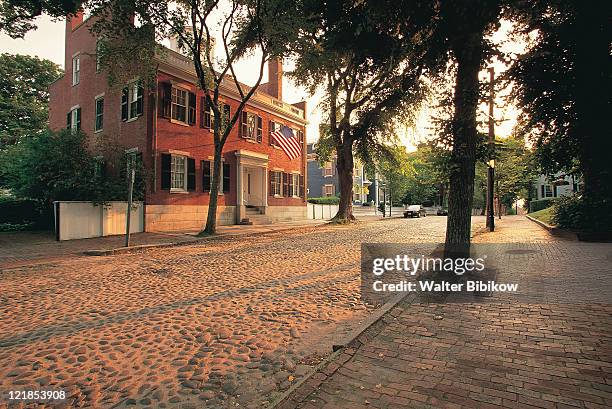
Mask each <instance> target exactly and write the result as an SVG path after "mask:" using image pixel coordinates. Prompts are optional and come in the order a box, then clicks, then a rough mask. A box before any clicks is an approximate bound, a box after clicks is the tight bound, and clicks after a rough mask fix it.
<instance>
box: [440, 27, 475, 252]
mask: <svg viewBox="0 0 612 409" xmlns="http://www.w3.org/2000/svg"><path fill="white" fill-rule="evenodd" d="M482 37H483V32H482V30H481V31H479V32H473V33H470V34H466V35H465V37H464V38H463V39H464V41H456V42H455V43H454V44H453V52H454V55H455V58H456V60H457V79H456V83H455V95H454V109H455V112H454V116H453V128H452V129H453V150H452V154H451V162H452V170H451V174H450V188H449V197H448V219H447V225H446V243H445V249H446V254H448V255H452V256H454V255H458V256H462V255H465V254H468V253H469V249H470V229H471V215H472V203H473V200H474V175H475V165H476V143H477V132H476V109H477V106H478V72H479V70H480V63H481V61H482V52H483V50H482Z"/></svg>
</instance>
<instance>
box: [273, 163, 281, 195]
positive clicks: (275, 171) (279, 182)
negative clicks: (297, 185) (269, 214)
mask: <svg viewBox="0 0 612 409" xmlns="http://www.w3.org/2000/svg"><path fill="white" fill-rule="evenodd" d="M272 172H273V173H275V174H277V175H279V174H280V180H279V181H278V184H279V187H280V189H279V190H280V192H281V194H278V193H276V192H274V197H275V198H281V197H284V196H283V195H282V193H283V171H282V170H277V169H272Z"/></svg>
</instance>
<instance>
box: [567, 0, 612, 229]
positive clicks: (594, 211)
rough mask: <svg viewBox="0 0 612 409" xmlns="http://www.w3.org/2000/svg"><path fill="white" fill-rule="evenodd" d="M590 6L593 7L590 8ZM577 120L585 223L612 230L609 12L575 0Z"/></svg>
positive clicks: (593, 226) (611, 65)
mask: <svg viewBox="0 0 612 409" xmlns="http://www.w3.org/2000/svg"><path fill="white" fill-rule="evenodd" d="M589 6H591V7H589ZM575 7H576V26H577V27H576V30H580V31H576V32H580V33H581V34H580V35H579V36H577V37H576V55H575V71H576V87H575V90H576V99H575V102H576V111H577V112H576V113H577V117H576V122H575V124H576V125H575V134H576V137H577V138H579V139H580V142H579V143H580V152H579V155H580V165H581V168H582V171H583V175H582V176H583V182H584V192H583V199H584V204H585V206H586V210H587V211H586V212H585V213H586V214H585V216H586V218H585V219H584V220H582V221H581V222H582V223H583V224H584V225H585V227H586V228H589V227H590V228H592V229H596V230H601V231H606V230H607V231H610V229H612V216H611V215H612V183H611V180H612V167H610V160H609V155H610V151H611V150H612V141H611V138H610V136H609V135H610V131H609V129H608V128H609V126H608V124H607V121H608V118H609V116H610V115H609V114H610V112H609V110H610V102H609V90H610V86H612V84H611V83H610V82H611V81H610V70H612V63H611V61H610V54H609V45H610V40H611V39H610V34H609V22H608V21H607V19H608V16H609V13H605V12H602V11H601V10H600V8H599V7H592V5H589V4H588V3H587V4H582V3H576V6H575Z"/></svg>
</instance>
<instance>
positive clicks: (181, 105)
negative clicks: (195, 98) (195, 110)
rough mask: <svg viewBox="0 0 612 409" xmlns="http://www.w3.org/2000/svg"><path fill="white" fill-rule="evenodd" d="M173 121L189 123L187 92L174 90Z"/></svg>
mask: <svg viewBox="0 0 612 409" xmlns="http://www.w3.org/2000/svg"><path fill="white" fill-rule="evenodd" d="M171 109H172V119H174V120H176V121H179V122H185V123H187V91H184V90H182V89H179V88H174V87H173V88H172V108H171Z"/></svg>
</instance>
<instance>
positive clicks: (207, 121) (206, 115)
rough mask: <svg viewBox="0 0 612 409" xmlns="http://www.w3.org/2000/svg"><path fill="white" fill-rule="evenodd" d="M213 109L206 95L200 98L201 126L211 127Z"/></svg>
mask: <svg viewBox="0 0 612 409" xmlns="http://www.w3.org/2000/svg"><path fill="white" fill-rule="evenodd" d="M213 116H214V114H213V110H212V108H210V106H209V105H208V101H207V99H206V97H201V98H200V127H201V128H210V126H211V124H212V121H211V118H213Z"/></svg>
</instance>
